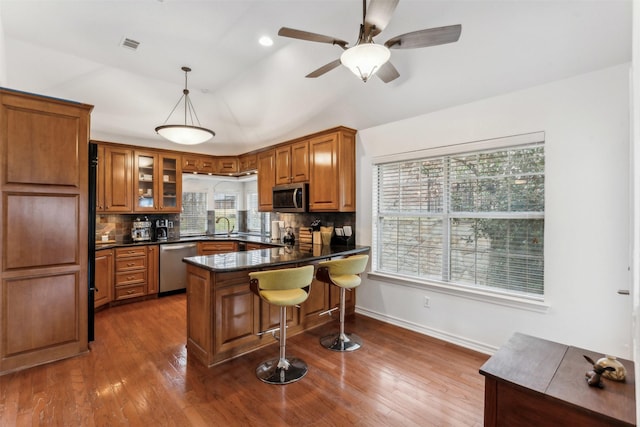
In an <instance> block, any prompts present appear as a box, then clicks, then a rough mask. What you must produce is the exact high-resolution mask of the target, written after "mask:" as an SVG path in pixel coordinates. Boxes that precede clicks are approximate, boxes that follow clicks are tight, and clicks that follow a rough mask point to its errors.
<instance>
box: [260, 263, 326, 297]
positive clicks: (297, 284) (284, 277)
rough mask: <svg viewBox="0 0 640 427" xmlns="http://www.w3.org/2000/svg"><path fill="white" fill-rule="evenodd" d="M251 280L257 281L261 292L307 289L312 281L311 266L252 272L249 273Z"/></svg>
mask: <svg viewBox="0 0 640 427" xmlns="http://www.w3.org/2000/svg"><path fill="white" fill-rule="evenodd" d="M249 277H250V278H251V279H257V280H258V287H259V288H260V289H261V290H269V291H278V290H286V289H300V288H304V287H307V286H309V285H310V284H311V281H312V280H313V265H305V266H304V267H296V268H281V269H279V270H268V271H254V272H251V273H249Z"/></svg>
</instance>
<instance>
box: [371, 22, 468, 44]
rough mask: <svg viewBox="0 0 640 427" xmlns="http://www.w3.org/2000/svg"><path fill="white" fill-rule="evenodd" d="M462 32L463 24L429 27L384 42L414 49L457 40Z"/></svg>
mask: <svg viewBox="0 0 640 427" xmlns="http://www.w3.org/2000/svg"><path fill="white" fill-rule="evenodd" d="M461 32H462V25H460V24H458V25H449V26H447V27H438V28H429V29H426V30H420V31H414V32H412V33H407V34H402V35H400V36H396V37H394V38H392V39H389V40H387V42H386V43H385V44H384V45H385V46H386V47H388V48H390V49H414V48H417V47H428V46H437V45H439V44H445V43H453V42H457V41H458V39H459V38H460V33H461Z"/></svg>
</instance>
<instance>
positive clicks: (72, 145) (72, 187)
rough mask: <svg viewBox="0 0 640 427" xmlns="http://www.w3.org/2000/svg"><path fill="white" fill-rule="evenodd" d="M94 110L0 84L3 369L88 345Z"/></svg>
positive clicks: (42, 360)
mask: <svg viewBox="0 0 640 427" xmlns="http://www.w3.org/2000/svg"><path fill="white" fill-rule="evenodd" d="M92 108H93V107H92V106H90V105H85V104H80V103H74V102H66V101H62V100H58V99H54V98H49V97H41V96H37V95H33V94H27V93H23V92H16V91H11V90H7V89H0V164H1V165H2V167H1V168H2V173H1V174H0V192H1V193H2V194H1V195H0V205H1V208H0V227H2V230H1V232H0V259H2V263H1V265H0V275H1V276H2V277H1V278H0V375H2V374H4V373H8V372H11V371H15V370H19V369H23V368H26V367H30V366H35V365H41V364H44V363H47V362H51V361H54V360H59V359H64V358H67V357H72V356H75V355H78V354H81V353H84V352H87V351H88V327H87V325H88V310H87V307H88V298H89V293H88V286H87V283H88V269H87V266H88V249H87V248H88V246H89V245H88V240H87V239H88V236H87V228H88V212H89V206H88V203H89V197H88V193H89V188H88V182H89V180H88V171H89V163H88V161H89V155H88V147H89V123H90V112H91V109H92ZM92 238H93V236H92Z"/></svg>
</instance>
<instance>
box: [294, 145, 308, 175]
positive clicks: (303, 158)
mask: <svg viewBox="0 0 640 427" xmlns="http://www.w3.org/2000/svg"><path fill="white" fill-rule="evenodd" d="M308 180H309V141H302V142H296V143H295V144H292V145H291V181H292V182H307V181H308Z"/></svg>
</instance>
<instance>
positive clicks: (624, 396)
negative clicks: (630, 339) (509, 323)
mask: <svg viewBox="0 0 640 427" xmlns="http://www.w3.org/2000/svg"><path fill="white" fill-rule="evenodd" d="M585 354H586V355H587V356H589V357H591V358H592V359H593V360H597V359H599V358H601V357H603V355H602V354H599V353H595V352H593V351H589V350H583V349H580V348H576V347H571V346H567V345H563V344H558V343H555V342H552V341H547V340H543V339H540V338H535V337H531V336H528V335H524V334H520V333H516V334H514V336H513V337H511V339H510V340H509V341H508V342H507V343H506V344H505V345H504V346H503V347H502V348H500V349H499V350H498V351H497V352H496V354H494V355H493V356H492V357H491V358H490V359H489V360H488V361H487V362H486V363H485V364H484V365H483V366H482V367H481V368H480V373H481V374H482V375H484V376H485V396H484V400H485V401H484V425H485V426H509V427H511V426H581V427H586V426H635V425H636V405H635V371H634V365H633V362H631V361H629V360H624V359H619V360H620V362H622V364H623V365H624V367H625V368H626V370H627V375H626V381H625V382H617V381H611V380H608V379H603V381H604V383H605V386H604V388H603V389H599V388H597V387H589V386H588V385H587V382H586V381H585V372H587V371H589V370H590V369H591V365H590V364H589V363H588V362H587V361H586V360H585V359H584V357H582V356H583V355H585Z"/></svg>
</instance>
